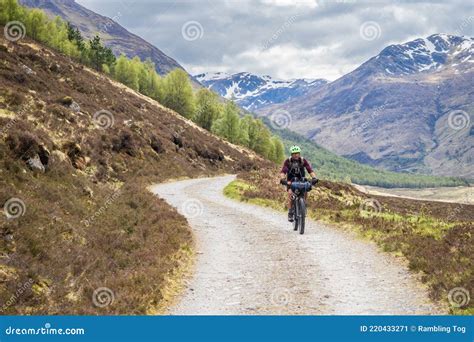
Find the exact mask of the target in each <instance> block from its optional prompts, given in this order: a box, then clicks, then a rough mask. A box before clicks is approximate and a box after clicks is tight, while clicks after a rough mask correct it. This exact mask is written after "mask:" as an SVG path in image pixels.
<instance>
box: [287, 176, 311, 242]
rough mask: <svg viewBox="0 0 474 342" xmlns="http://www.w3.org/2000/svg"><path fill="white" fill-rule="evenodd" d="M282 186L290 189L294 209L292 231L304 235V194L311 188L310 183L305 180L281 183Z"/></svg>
mask: <svg viewBox="0 0 474 342" xmlns="http://www.w3.org/2000/svg"><path fill="white" fill-rule="evenodd" d="M281 184H282V185H287V186H289V187H290V188H291V192H292V194H291V196H292V198H291V200H292V202H293V209H294V221H293V230H295V231H296V230H297V231H299V233H300V234H304V228H305V220H306V200H305V194H306V193H307V192H310V191H311V190H312V188H313V186H312V184H311V182H309V181H308V180H307V179H306V178H303V179H301V180H295V181H291V182H290V181H288V182H287V181H282V182H281Z"/></svg>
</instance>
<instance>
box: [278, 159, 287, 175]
mask: <svg viewBox="0 0 474 342" xmlns="http://www.w3.org/2000/svg"><path fill="white" fill-rule="evenodd" d="M288 171H289V170H288V160H285V162H284V163H283V166H282V168H281V171H280V179H283V178H286V174H287V173H288Z"/></svg>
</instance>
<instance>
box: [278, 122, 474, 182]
mask: <svg viewBox="0 0 474 342" xmlns="http://www.w3.org/2000/svg"><path fill="white" fill-rule="evenodd" d="M269 127H270V128H271V126H269ZM273 134H276V135H278V136H280V138H281V139H282V141H283V144H284V145H285V149H286V150H288V149H289V147H290V146H291V145H295V144H297V145H299V146H301V148H302V150H303V153H302V155H303V157H305V158H306V159H308V160H309V161H310V162H311V164H312V166H313V167H314V169H315V170H316V173H317V174H318V177H319V178H324V179H328V180H333V181H338V182H345V183H351V182H352V183H356V184H361V185H373V186H379V187H384V188H428V187H430V188H431V187H440V186H468V185H469V182H468V181H467V180H465V179H462V178H456V177H439V176H431V175H422V174H413V173H401V172H391V171H386V170H381V169H376V168H374V167H371V166H368V165H364V164H361V163H358V162H356V161H354V160H350V159H347V158H344V157H341V156H338V155H336V154H335V153H333V152H330V151H328V150H326V149H325V148H323V147H321V146H319V145H318V144H316V143H315V142H313V141H311V140H309V139H306V138H304V137H303V136H301V135H299V134H297V133H294V132H291V131H289V130H287V129H285V130H273Z"/></svg>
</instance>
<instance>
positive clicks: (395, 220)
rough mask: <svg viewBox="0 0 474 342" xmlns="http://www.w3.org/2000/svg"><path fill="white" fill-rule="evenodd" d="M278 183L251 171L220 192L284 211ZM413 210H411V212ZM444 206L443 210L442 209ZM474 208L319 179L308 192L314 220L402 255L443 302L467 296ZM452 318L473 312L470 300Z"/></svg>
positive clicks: (472, 281) (432, 294)
mask: <svg viewBox="0 0 474 342" xmlns="http://www.w3.org/2000/svg"><path fill="white" fill-rule="evenodd" d="M275 184H277V179H274V178H272V177H271V176H270V175H268V176H267V177H265V176H262V175H261V174H257V173H255V172H251V173H246V174H242V175H241V176H240V177H239V179H237V180H235V181H234V182H232V183H230V184H229V185H228V186H227V187H226V188H225V190H224V193H225V195H226V196H228V197H230V198H232V199H235V200H240V201H245V202H249V203H253V204H257V205H262V206H267V207H271V208H273V209H276V210H281V211H283V210H285V209H284V203H285V196H286V194H285V193H284V192H283V191H282V190H281V189H279V187H278V186H277V185H275ZM414 208H415V209H414ZM443 208H444V210H443ZM472 209H473V206H468V205H456V204H449V203H433V202H421V201H410V200H404V199H396V198H395V199H394V198H385V197H379V196H378V197H371V198H369V197H368V196H367V195H365V194H363V193H361V192H358V191H357V190H356V189H354V188H352V187H350V186H348V185H345V184H340V183H332V182H327V181H323V182H321V184H320V185H319V186H318V187H317V188H315V189H314V191H312V192H311V193H310V196H309V201H308V213H309V216H310V217H311V218H313V219H317V220H321V221H323V222H326V223H330V224H333V225H335V226H337V227H339V228H342V229H345V230H350V231H352V232H355V233H357V234H358V235H359V236H361V237H362V238H364V239H368V240H371V241H374V242H376V243H377V245H378V246H379V247H380V248H381V249H382V250H383V251H385V252H389V253H391V254H393V255H396V256H403V257H404V258H405V259H406V260H407V261H408V267H409V268H410V269H411V270H412V271H414V272H417V273H419V274H420V275H421V280H422V281H423V282H424V283H426V284H427V285H428V287H429V289H430V297H431V298H432V299H433V300H435V301H440V300H441V301H443V302H449V301H448V294H449V292H450V291H451V290H452V289H454V288H457V287H461V288H463V289H466V290H467V291H468V292H472V289H473V285H474V278H473V264H474V263H473V252H474V236H473V234H472V221H473V218H472V215H473V214H472V212H473V210H472ZM450 312H451V313H452V314H473V313H474V305H473V303H472V301H471V302H468V303H467V304H465V305H463V306H462V307H461V308H456V307H455V306H453V305H450Z"/></svg>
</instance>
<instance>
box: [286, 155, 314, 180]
mask: <svg viewBox="0 0 474 342" xmlns="http://www.w3.org/2000/svg"><path fill="white" fill-rule="evenodd" d="M305 169H306V171H308V172H309V173H311V172H313V169H312V168H311V165H310V164H309V162H308V161H307V160H306V159H304V158H302V157H299V158H297V159H293V158H291V157H290V158H288V159H286V160H285V162H284V163H283V167H282V168H281V173H284V174H286V179H287V180H293V179H294V178H303V177H304V176H305Z"/></svg>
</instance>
